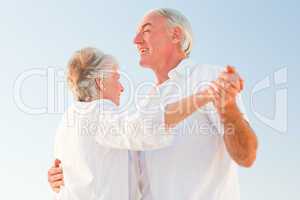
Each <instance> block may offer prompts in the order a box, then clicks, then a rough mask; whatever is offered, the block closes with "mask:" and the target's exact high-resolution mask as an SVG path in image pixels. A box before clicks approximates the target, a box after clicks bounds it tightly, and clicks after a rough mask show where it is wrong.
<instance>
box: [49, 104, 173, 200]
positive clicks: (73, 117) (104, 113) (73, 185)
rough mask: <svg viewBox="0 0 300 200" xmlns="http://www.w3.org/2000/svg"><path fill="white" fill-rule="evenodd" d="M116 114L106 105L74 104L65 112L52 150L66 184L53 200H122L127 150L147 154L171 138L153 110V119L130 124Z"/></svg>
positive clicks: (141, 118) (125, 195) (141, 117)
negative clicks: (154, 115) (141, 151)
mask: <svg viewBox="0 0 300 200" xmlns="http://www.w3.org/2000/svg"><path fill="white" fill-rule="evenodd" d="M117 111H118V110H117V108H116V106H115V105H114V104H113V103H112V102H110V101H108V100H96V101H93V102H75V103H74V105H73V106H71V107H70V108H69V109H68V110H67V111H66V113H65V114H64V117H63V119H62V122H61V124H60V126H59V128H58V131H57V134H56V138H55V147H54V156H55V158H58V159H60V160H61V163H62V169H63V173H64V182H65V186H63V187H62V189H61V190H60V192H59V194H58V195H57V196H56V198H57V199H59V200H121V199H122V200H126V199H128V198H129V188H128V184H129V180H128V151H127V150H126V149H131V150H150V149H155V148H161V147H164V146H166V145H168V144H170V142H171V140H172V136H170V135H168V134H167V133H166V132H165V129H163V128H162V123H164V113H163V112H160V111H157V112H156V117H155V118H153V119H152V118H151V119H149V118H148V116H147V113H140V114H138V115H136V116H135V118H133V119H132V118H121V117H119V115H118V113H117ZM152 114H153V113H152ZM145 121H147V122H148V124H147V122H145ZM149 121H151V124H150V125H149ZM147 125H148V126H147Z"/></svg>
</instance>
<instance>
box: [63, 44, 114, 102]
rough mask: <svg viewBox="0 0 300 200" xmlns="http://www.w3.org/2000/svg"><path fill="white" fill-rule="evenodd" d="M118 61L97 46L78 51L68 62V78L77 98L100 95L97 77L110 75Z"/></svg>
mask: <svg viewBox="0 0 300 200" xmlns="http://www.w3.org/2000/svg"><path fill="white" fill-rule="evenodd" d="M115 65H118V62H117V61H116V59H115V58H114V57H112V56H111V55H107V54H104V53H103V52H102V51H100V50H99V49H96V48H92V47H87V48H82V49H80V50H78V51H76V52H75V53H74V54H73V56H72V57H71V59H70V61H69V63H68V74H67V80H68V85H69V87H70V88H71V90H72V92H73V94H74V96H75V99H76V100H78V101H88V100H89V99H92V98H95V97H96V96H97V95H98V91H97V88H96V83H95V78H102V79H104V78H106V77H108V76H109V75H110V74H111V73H110V72H111V71H112V69H113V67H114V66H115Z"/></svg>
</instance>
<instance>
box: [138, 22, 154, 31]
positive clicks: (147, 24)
mask: <svg viewBox="0 0 300 200" xmlns="http://www.w3.org/2000/svg"><path fill="white" fill-rule="evenodd" d="M146 26H152V24H151V23H150V22H148V23H146V24H144V25H143V26H142V27H141V28H140V30H143V29H144V28H145V27H146Z"/></svg>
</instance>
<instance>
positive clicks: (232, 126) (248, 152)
mask: <svg viewBox="0 0 300 200" xmlns="http://www.w3.org/2000/svg"><path fill="white" fill-rule="evenodd" d="M222 120H223V122H224V141H225V145H226V148H227V151H228V152H229V154H230V155H231V157H232V159H233V160H234V161H235V162H236V163H237V164H239V165H241V166H243V167H251V166H252V164H253V163H254V161H255V160H256V151H257V146H258V145H257V138H256V135H255V133H254V131H253V129H252V128H251V127H250V125H249V123H248V122H247V121H246V120H245V119H244V117H243V115H242V114H241V113H240V111H239V108H238V106H237V105H236V104H234V105H231V106H227V107H226V108H225V113H224V114H223V116H222Z"/></svg>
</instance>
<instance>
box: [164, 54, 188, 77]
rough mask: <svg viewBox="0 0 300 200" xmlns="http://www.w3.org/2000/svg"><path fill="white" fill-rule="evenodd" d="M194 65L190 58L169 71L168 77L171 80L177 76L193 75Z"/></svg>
mask: <svg viewBox="0 0 300 200" xmlns="http://www.w3.org/2000/svg"><path fill="white" fill-rule="evenodd" d="M193 65H194V64H193V61H192V60H191V59H190V58H185V59H183V60H182V61H181V62H180V63H179V64H178V65H177V66H176V67H175V68H174V69H172V70H171V71H169V73H168V76H169V78H170V79H173V78H175V77H177V76H186V75H187V76H188V75H190V73H191V70H190V67H191V66H193Z"/></svg>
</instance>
